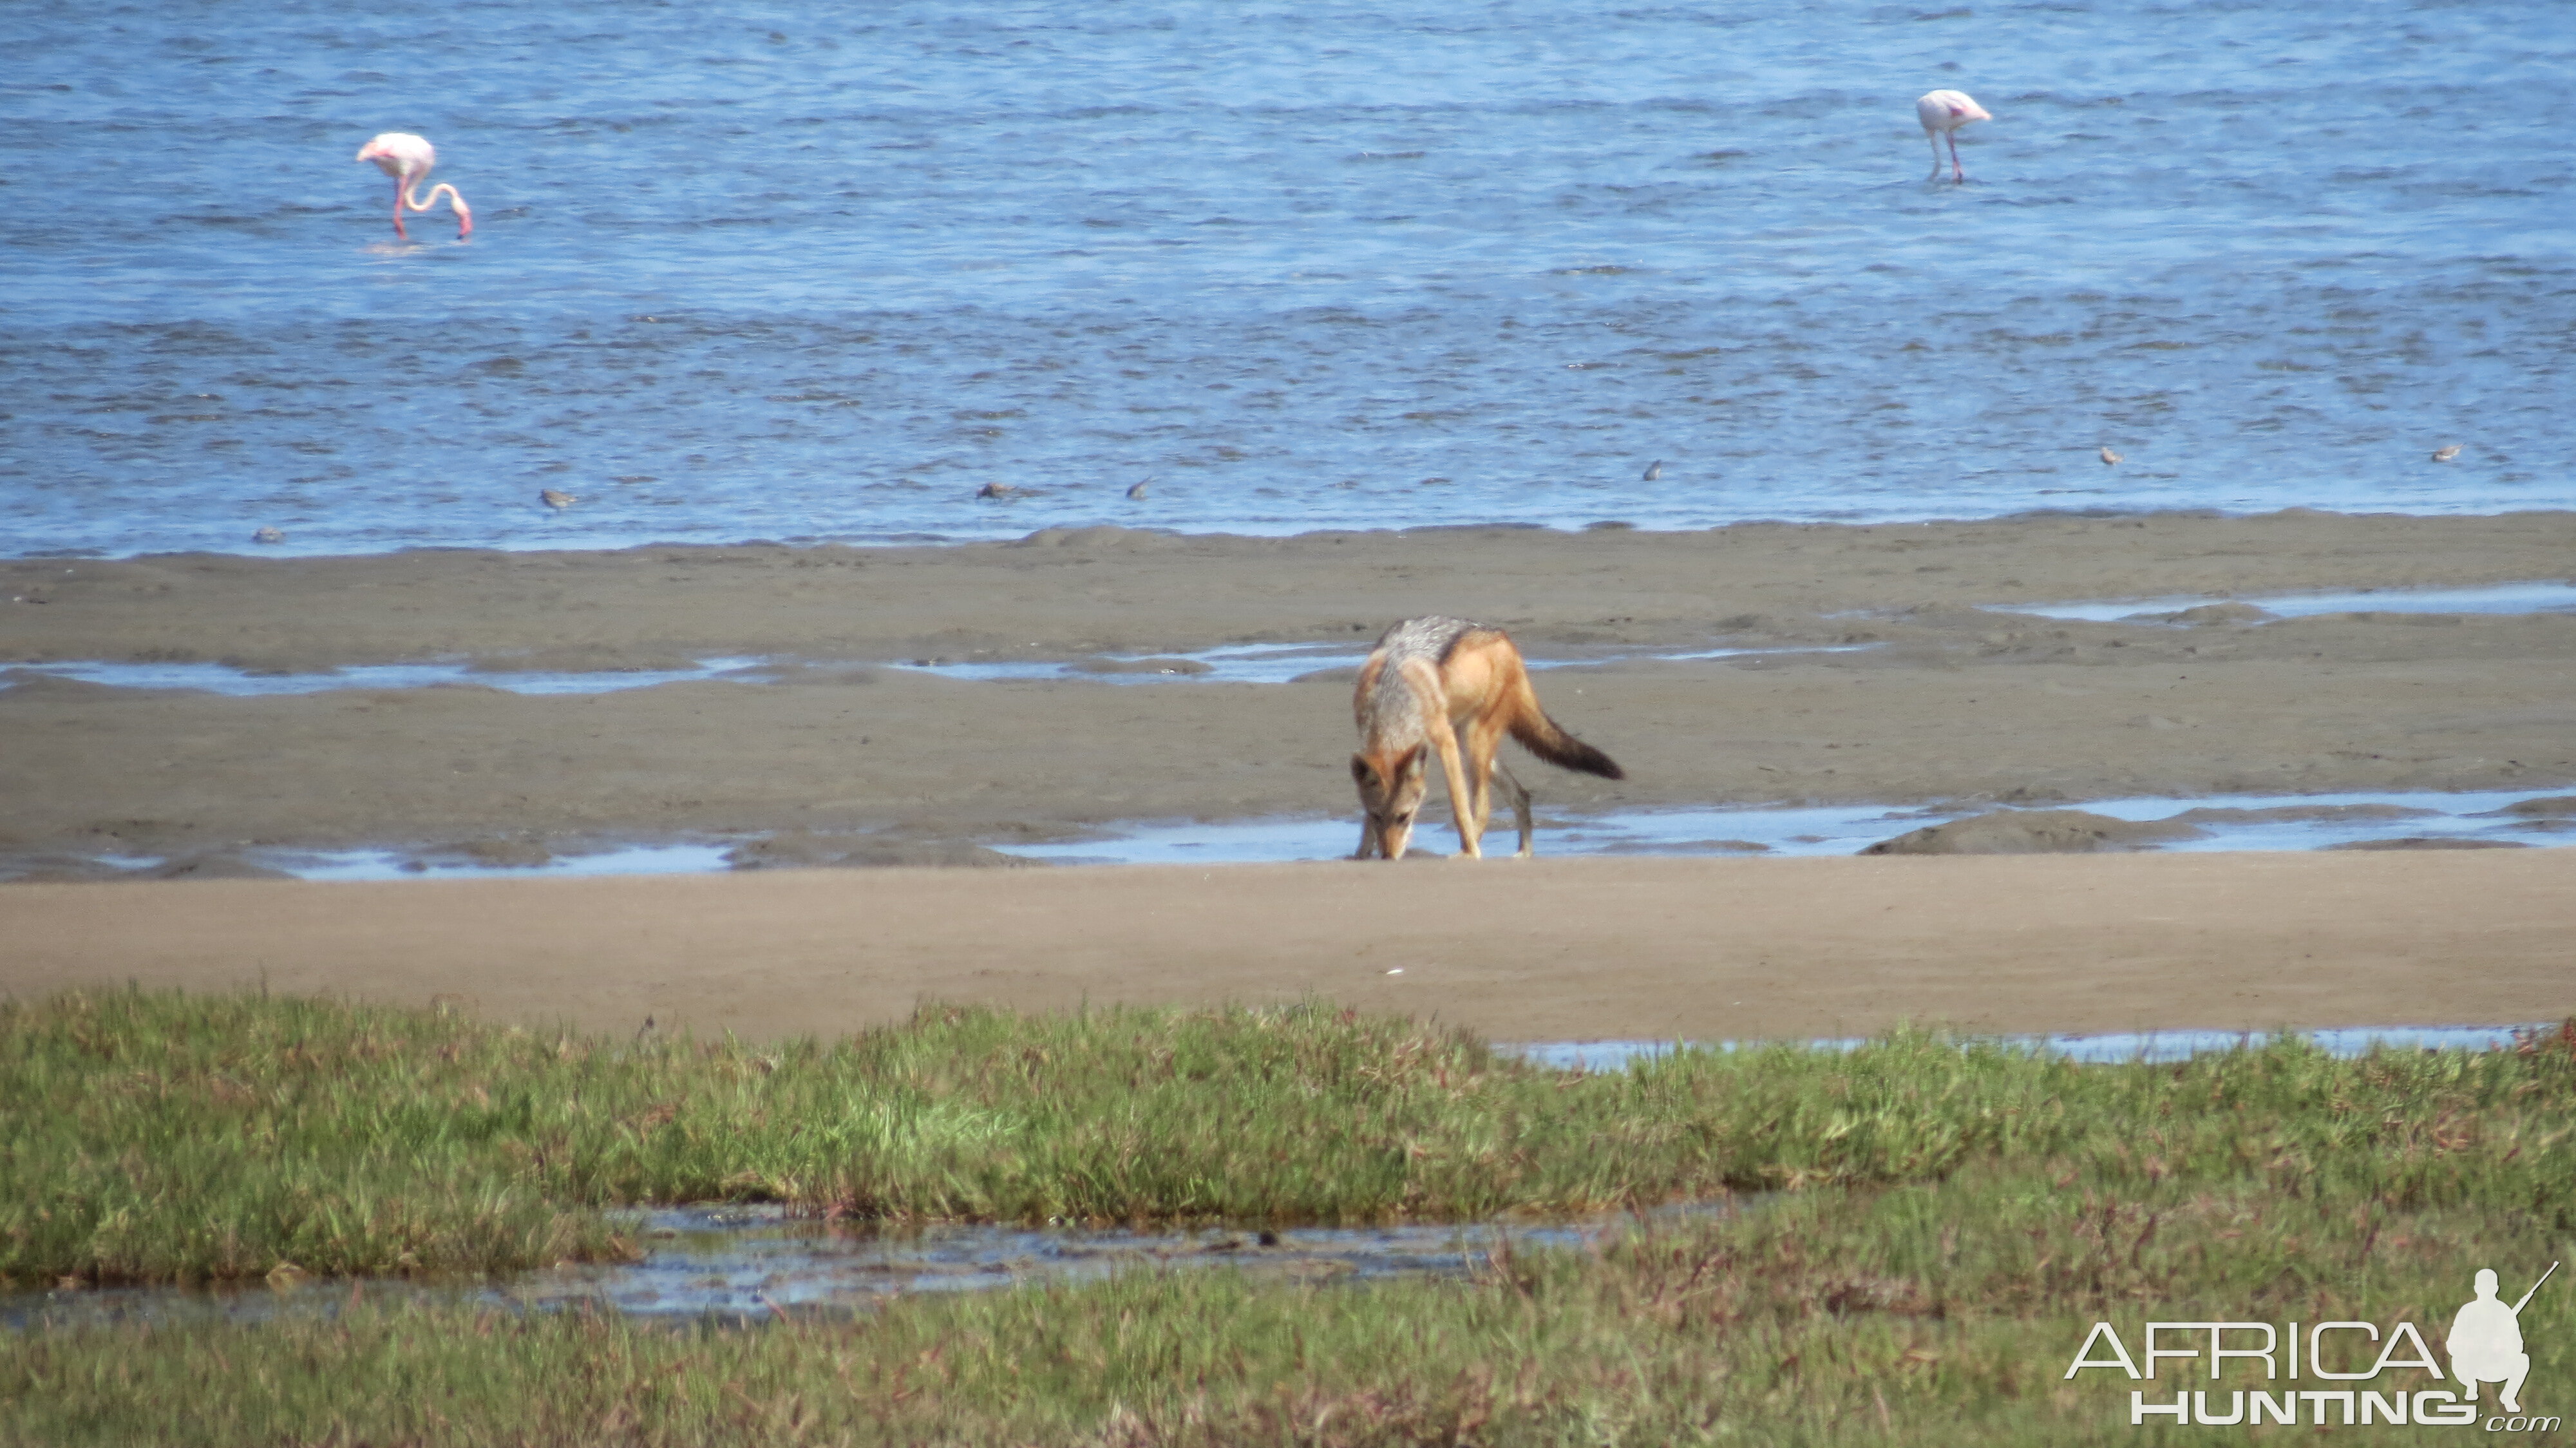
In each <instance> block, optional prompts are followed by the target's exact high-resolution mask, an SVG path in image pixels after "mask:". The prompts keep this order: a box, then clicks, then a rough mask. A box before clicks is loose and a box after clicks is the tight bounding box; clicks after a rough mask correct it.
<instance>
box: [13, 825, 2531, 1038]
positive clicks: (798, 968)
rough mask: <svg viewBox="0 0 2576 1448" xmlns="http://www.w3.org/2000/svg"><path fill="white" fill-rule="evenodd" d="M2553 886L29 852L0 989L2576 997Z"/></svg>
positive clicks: (1909, 869) (2321, 863)
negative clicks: (544, 862)
mask: <svg viewBox="0 0 2576 1448" xmlns="http://www.w3.org/2000/svg"><path fill="white" fill-rule="evenodd" d="M2571 899H2576V851H2570V850H2496V851H2478V852H2474V853H2469V854H2435V855H2412V856H2397V855H2350V854H2290V853H2271V854H2240V855H2120V856H2050V857H2013V858H2001V857H1993V856H1985V857H1961V858H1946V859H1923V858H1913V859H1799V860H1683V859H1631V860H1603V859H1583V860H1538V861H1530V862H1522V861H1511V860H1493V861H1487V862H1484V863H1481V864H1478V863H1469V862H1464V861H1430V862H1425V863H1423V864H1420V865H1409V866H1397V867H1394V868H1388V867H1386V866H1383V865H1371V864H1363V863H1358V862H1334V863H1316V864H1303V865H1238V866H1226V867H1216V868H1185V867H1164V866H1129V867H1088V868H1074V869H1060V870H1010V871H969V870H924V869H893V870H830V871H796V872H777V873H760V874H751V875H719V876H685V877H674V878H666V879H637V878H624V879H613V878H612V879H590V880H436V881H421V882H411V881H399V882H384V883H367V884H313V883H307V882H301V881H265V880H225V881H207V882H187V883H173V884H109V885H23V886H19V887H17V888H14V889H11V890H8V891H0V938H5V939H7V940H8V941H9V942H11V943H10V946H9V948H8V950H7V952H6V958H5V963H0V992H6V993H8V994H11V995H19V996H25V995H32V994H38V993H42V992H48V991H51V990H55V989H58V988H64V987H71V986H87V987H92V988H108V989H114V988H118V987H121V986H122V985H124V984H125V983H126V982H128V981H133V982H136V983H139V984H142V985H145V986H188V987H194V988H211V987H218V986H229V985H262V984H264V985H265V986H266V987H267V988H268V989H270V990H273V991H281V992H295V993H320V994H326V995H335V996H345V997H350V998H355V999H361V1000H371V1001H382V1002H391V1003H396V1004H405V1005H412V1006H426V1005H430V1004H432V1003H433V1002H434V1001H442V1000H443V1001H447V1002H450V1003H452V1004H454V1005H456V1006H457V1007H459V1008H461V1009H465V1010H468V1011H471V1012H474V1013H476V1014H478V1015H483V1016H486V1017H489V1018H492V1019H496V1020H505V1021H514V1022H520V1023H525V1024H528V1025H531V1026H537V1027H543V1026H548V1025H553V1024H557V1023H569V1024H572V1025H574V1026H578V1027H582V1028H585V1029H589V1030H593V1031H602V1032H613V1033H617V1034H619V1035H625V1034H630V1033H633V1032H635V1031H638V1030H640V1029H641V1028H642V1027H643V1025H644V1023H645V1021H646V1019H647V1018H648V1017H649V1018H651V1019H652V1020H654V1021H655V1022H656V1023H657V1025H658V1026H659V1027H660V1028H663V1029H678V1028H682V1027H686V1028H689V1029H692V1030H695V1031H698V1032H702V1033H712V1032H715V1031H720V1030H730V1031H733V1032H736V1033H738V1034H740V1035H742V1036H745V1037H748V1038H756V1039H770V1038H777V1037H785V1036H799V1035H806V1034H821V1035H827V1036H828V1035H831V1034H835V1033H839V1032H844V1031H849V1030H853V1029H857V1028H860V1027H863V1026H867V1025H872V1024H878V1023H883V1022H888V1021H895V1020H900V1019H902V1018H903V1017H905V1016H906V1015H908V1014H909V1013H910V1012H911V1011H912V1010H913V1008H914V1007H915V1005H916V1004H918V1003H920V1002H923V1001H959V1002H989V1003H993V1004H999V1005H1007V1006H1014V1007H1018V1008H1022V1009H1029V1010H1070V1009H1074V1008H1077V1007H1079V1006H1081V1005H1083V1004H1085V1003H1091V1004H1105V1003H1109V1002H1117V1001H1131V1002H1166V1003H1168V1002H1183V1003H1217V1002H1228V1001H1232V1002H1244V1003H1274V1002H1283V1001H1295V1000H1298V999H1300V998H1303V997H1306V996H1309V995H1313V996H1318V997H1322V998H1324V999H1328V1000H1331V1001H1334V1002H1338V1003H1341V1004H1345V1005H1352V1006H1359V1007H1363V1008H1368V1009H1383V1010H1395V1011H1404V1012H1410V1013H1414V1014H1418V1015H1423V1016H1433V1017H1437V1018H1438V1019H1440V1020H1444V1021H1449V1022H1454V1023H1457V1024H1460V1025H1464V1026H1467V1027H1469V1028H1471V1029H1474V1030H1476V1031H1478V1032H1481V1033H1483V1034H1485V1035H1487V1036H1489V1037H1491V1038H1494V1039H1500V1040H1523V1041H1528V1040H1568V1039H1594V1038H1610V1039H1654V1038H1666V1039H1669V1038H1672V1037H1676V1036H1678V1037H1685V1038H1690V1039H1697V1040H1727V1039H1745V1038H1752V1037H1786V1038H1809V1037H1817V1036H1840V1035H1849V1034H1856V1033H1863V1032H1870V1031H1877V1030H1882V1029H1885V1028H1887V1027H1889V1026H1892V1025H1894V1024H1896V1023H1897V1022H1899V1021H1904V1020H1913V1021H1918V1022H1946V1023H1949V1024H1953V1025H1959V1026H1965V1027H1969V1028H1973V1029H1978V1030H1993V1031H2128V1030H2142V1029H2149V1028H2157V1027H2206V1028H2222V1029H2224V1028H2245V1029H2262V1028H2267V1027H2274V1026H2283V1025H2298V1026H2325V1025H2397V1024H2428V1023H2450V1022H2472V1023H2482V1024H2483V1023H2505V1022H2521V1021H2538V1020H2547V1019H2554V1018H2557V1017H2560V1016H2563V1015H2565V1014H2568V1013H2569V1012H2571V1011H2576V978H2571V976H2570V974H2569V972H2568V969H2567V939H2568V929H2567V927H2568V923H2569V918H2570V913H2571V912H2570V907H2569V904H2568V902H2569V901H2570V900H2571ZM1398 970H1400V971H1401V972H1402V973H1401V974H1389V972H1390V971H1398Z"/></svg>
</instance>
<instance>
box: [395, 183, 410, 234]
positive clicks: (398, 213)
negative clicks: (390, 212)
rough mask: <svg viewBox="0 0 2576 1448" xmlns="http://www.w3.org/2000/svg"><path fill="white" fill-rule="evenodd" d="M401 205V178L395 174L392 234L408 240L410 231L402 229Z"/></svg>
mask: <svg viewBox="0 0 2576 1448" xmlns="http://www.w3.org/2000/svg"><path fill="white" fill-rule="evenodd" d="M402 207H403V194H402V178H401V177H400V176H396V177H395V178H394V235H396V236H399V237H401V238H402V239H403V240H405V241H409V240H411V233H410V232H408V231H405V230H403V224H402Z"/></svg>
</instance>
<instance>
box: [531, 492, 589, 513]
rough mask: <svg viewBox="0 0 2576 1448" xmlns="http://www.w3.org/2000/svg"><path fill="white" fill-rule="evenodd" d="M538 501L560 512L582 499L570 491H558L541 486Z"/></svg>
mask: <svg viewBox="0 0 2576 1448" xmlns="http://www.w3.org/2000/svg"><path fill="white" fill-rule="evenodd" d="M537 501H538V502H540V503H543V504H545V505H546V506H547V507H549V508H552V509H554V510H555V511H556V512H558V513H560V512H562V511H563V510H564V509H566V508H569V507H571V506H572V505H573V504H575V503H578V502H580V501H581V499H579V498H577V497H574V496H573V495H572V494H570V493H558V492H556V491H555V490H554V489H552V488H539V489H537Z"/></svg>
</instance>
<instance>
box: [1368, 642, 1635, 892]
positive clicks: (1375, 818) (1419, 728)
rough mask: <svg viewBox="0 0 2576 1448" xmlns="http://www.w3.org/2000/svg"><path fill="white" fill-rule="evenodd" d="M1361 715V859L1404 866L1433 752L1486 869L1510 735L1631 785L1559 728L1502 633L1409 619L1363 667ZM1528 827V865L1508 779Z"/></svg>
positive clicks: (1542, 754) (1470, 850)
mask: <svg viewBox="0 0 2576 1448" xmlns="http://www.w3.org/2000/svg"><path fill="white" fill-rule="evenodd" d="M1351 712H1352V713H1353V714H1354V715H1355V716H1356V717H1357V719H1358V722H1359V727H1360V747H1359V752H1358V753H1356V754H1354V755H1352V756H1351V780H1352V782H1353V783H1355V784H1357V785H1358V786H1359V790H1360V809H1361V810H1362V811H1364V812H1365V815H1366V818H1365V819H1363V821H1362V822H1361V825H1360V847H1359V850H1358V852H1357V853H1356V854H1355V855H1354V856H1353V858H1354V859H1361V860H1365V859H1367V858H1368V857H1369V856H1371V855H1380V856H1383V857H1385V858H1386V859H1389V860H1400V859H1402V858H1404V847H1405V844H1406V842H1407V841H1409V840H1410V839H1411V838H1412V837H1413V817H1414V815H1415V814H1416V813H1418V812H1419V811H1420V810H1421V808H1422V797H1423V796H1424V795H1425V794H1427V793H1429V791H1430V787H1431V786H1430V780H1429V778H1428V775H1427V773H1426V770H1427V766H1428V763H1429V759H1430V756H1431V754H1432V752H1433V751H1435V750H1436V751H1438V753H1439V755H1440V769H1441V772H1442V773H1443V774H1445V775H1447V776H1448V780H1449V807H1450V810H1451V811H1452V812H1453V813H1455V814H1456V815H1457V817H1458V844H1459V846H1460V847H1461V848H1460V851H1459V853H1461V854H1463V855H1465V856H1467V857H1468V858H1470V859H1475V858H1481V857H1482V856H1483V854H1484V851H1483V850H1482V849H1480V848H1478V841H1479V840H1480V839H1481V838H1482V837H1483V835H1484V833H1485V821H1486V820H1487V819H1488V818H1490V817H1491V814H1492V811H1493V800H1492V798H1491V795H1490V789H1491V785H1492V782H1493V777H1494V775H1495V774H1496V773H1497V772H1498V771H1497V766H1496V765H1495V763H1494V751H1495V749H1497V748H1498V747H1500V746H1501V744H1502V742H1503V736H1504V735H1506V734H1509V735H1510V736H1512V737H1513V738H1514V739H1517V740H1519V741H1520V743H1521V746H1522V747H1523V748H1525V749H1527V750H1529V752H1530V753H1532V754H1535V755H1537V756H1538V757H1539V758H1541V759H1544V760H1546V761H1547V762H1548V763H1550V764H1554V765H1558V766H1561V767H1563V768H1566V769H1579V770H1582V771H1583V772H1585V773H1587V774H1597V775H1600V776H1601V777H1603V778H1604V779H1625V778H1627V775H1626V774H1624V773H1623V772H1621V770H1620V768H1619V766H1618V765H1616V764H1614V763H1612V762H1611V760H1610V756H1609V755H1607V754H1604V753H1602V752H1601V751H1600V750H1598V749H1595V748H1593V747H1592V746H1591V745H1589V744H1586V743H1584V742H1583V741H1582V740H1580V739H1577V738H1575V737H1574V736H1573V735H1571V734H1568V733H1566V732H1565V731H1564V730H1562V729H1559V728H1558V727H1556V721H1555V720H1553V719H1550V718H1548V717H1547V711H1546V710H1544V709H1541V708H1540V707H1539V706H1538V695H1537V694H1536V693H1534V692H1532V691H1531V689H1530V682H1529V670H1528V669H1527V668H1525V667H1524V666H1523V665H1522V663H1521V652H1520V650H1518V649H1516V648H1514V647H1512V641H1511V640H1510V639H1509V638H1508V637H1506V636H1505V635H1504V633H1503V631H1502V630H1501V629H1496V628H1487V627H1485V626H1484V625H1483V624H1478V623H1469V622H1468V621H1466V620H1465V619H1460V618H1441V617H1438V616H1436V615H1435V616H1432V617H1429V618H1409V619H1406V620H1405V621H1404V622H1402V623H1399V624H1397V625H1395V626H1394V627H1393V628H1390V629H1388V630H1387V631H1386V632H1385V633H1384V634H1381V635H1379V637H1378V641H1377V647H1376V648H1375V649H1374V650H1372V651H1370V653H1369V656H1368V662H1367V663H1365V664H1362V665H1361V666H1360V682H1359V689H1358V691H1357V692H1356V693H1355V694H1354V695H1353V696H1352V698H1351ZM1499 772H1500V773H1501V774H1502V777H1503V784H1504V787H1505V788H1506V789H1507V790H1509V791H1510V794H1511V798H1512V808H1513V810H1514V811H1515V812H1516V813H1517V814H1518V815H1519V817H1520V827H1521V848H1520V853H1521V854H1522V855H1523V856H1527V855H1528V854H1529V853H1530V836H1531V833H1532V831H1531V823H1530V805H1529V791H1527V790H1525V789H1523V788H1521V786H1520V781H1519V780H1516V779H1514V778H1512V775H1511V771H1510V770H1507V769H1506V770H1500V771H1499Z"/></svg>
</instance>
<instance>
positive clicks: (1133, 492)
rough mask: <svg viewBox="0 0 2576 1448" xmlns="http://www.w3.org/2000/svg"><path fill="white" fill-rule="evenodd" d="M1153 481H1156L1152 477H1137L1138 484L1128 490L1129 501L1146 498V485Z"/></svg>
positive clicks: (1135, 501) (1141, 500)
mask: <svg viewBox="0 0 2576 1448" xmlns="http://www.w3.org/2000/svg"><path fill="white" fill-rule="evenodd" d="M1152 481H1154V480H1153V479H1152V478H1139V479H1137V481H1136V485H1135V486H1134V487H1132V488H1129V489H1128V490H1127V501H1129V502H1131V503H1141V502H1143V501H1144V500H1145V485H1146V484H1147V483H1150V482H1152Z"/></svg>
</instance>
